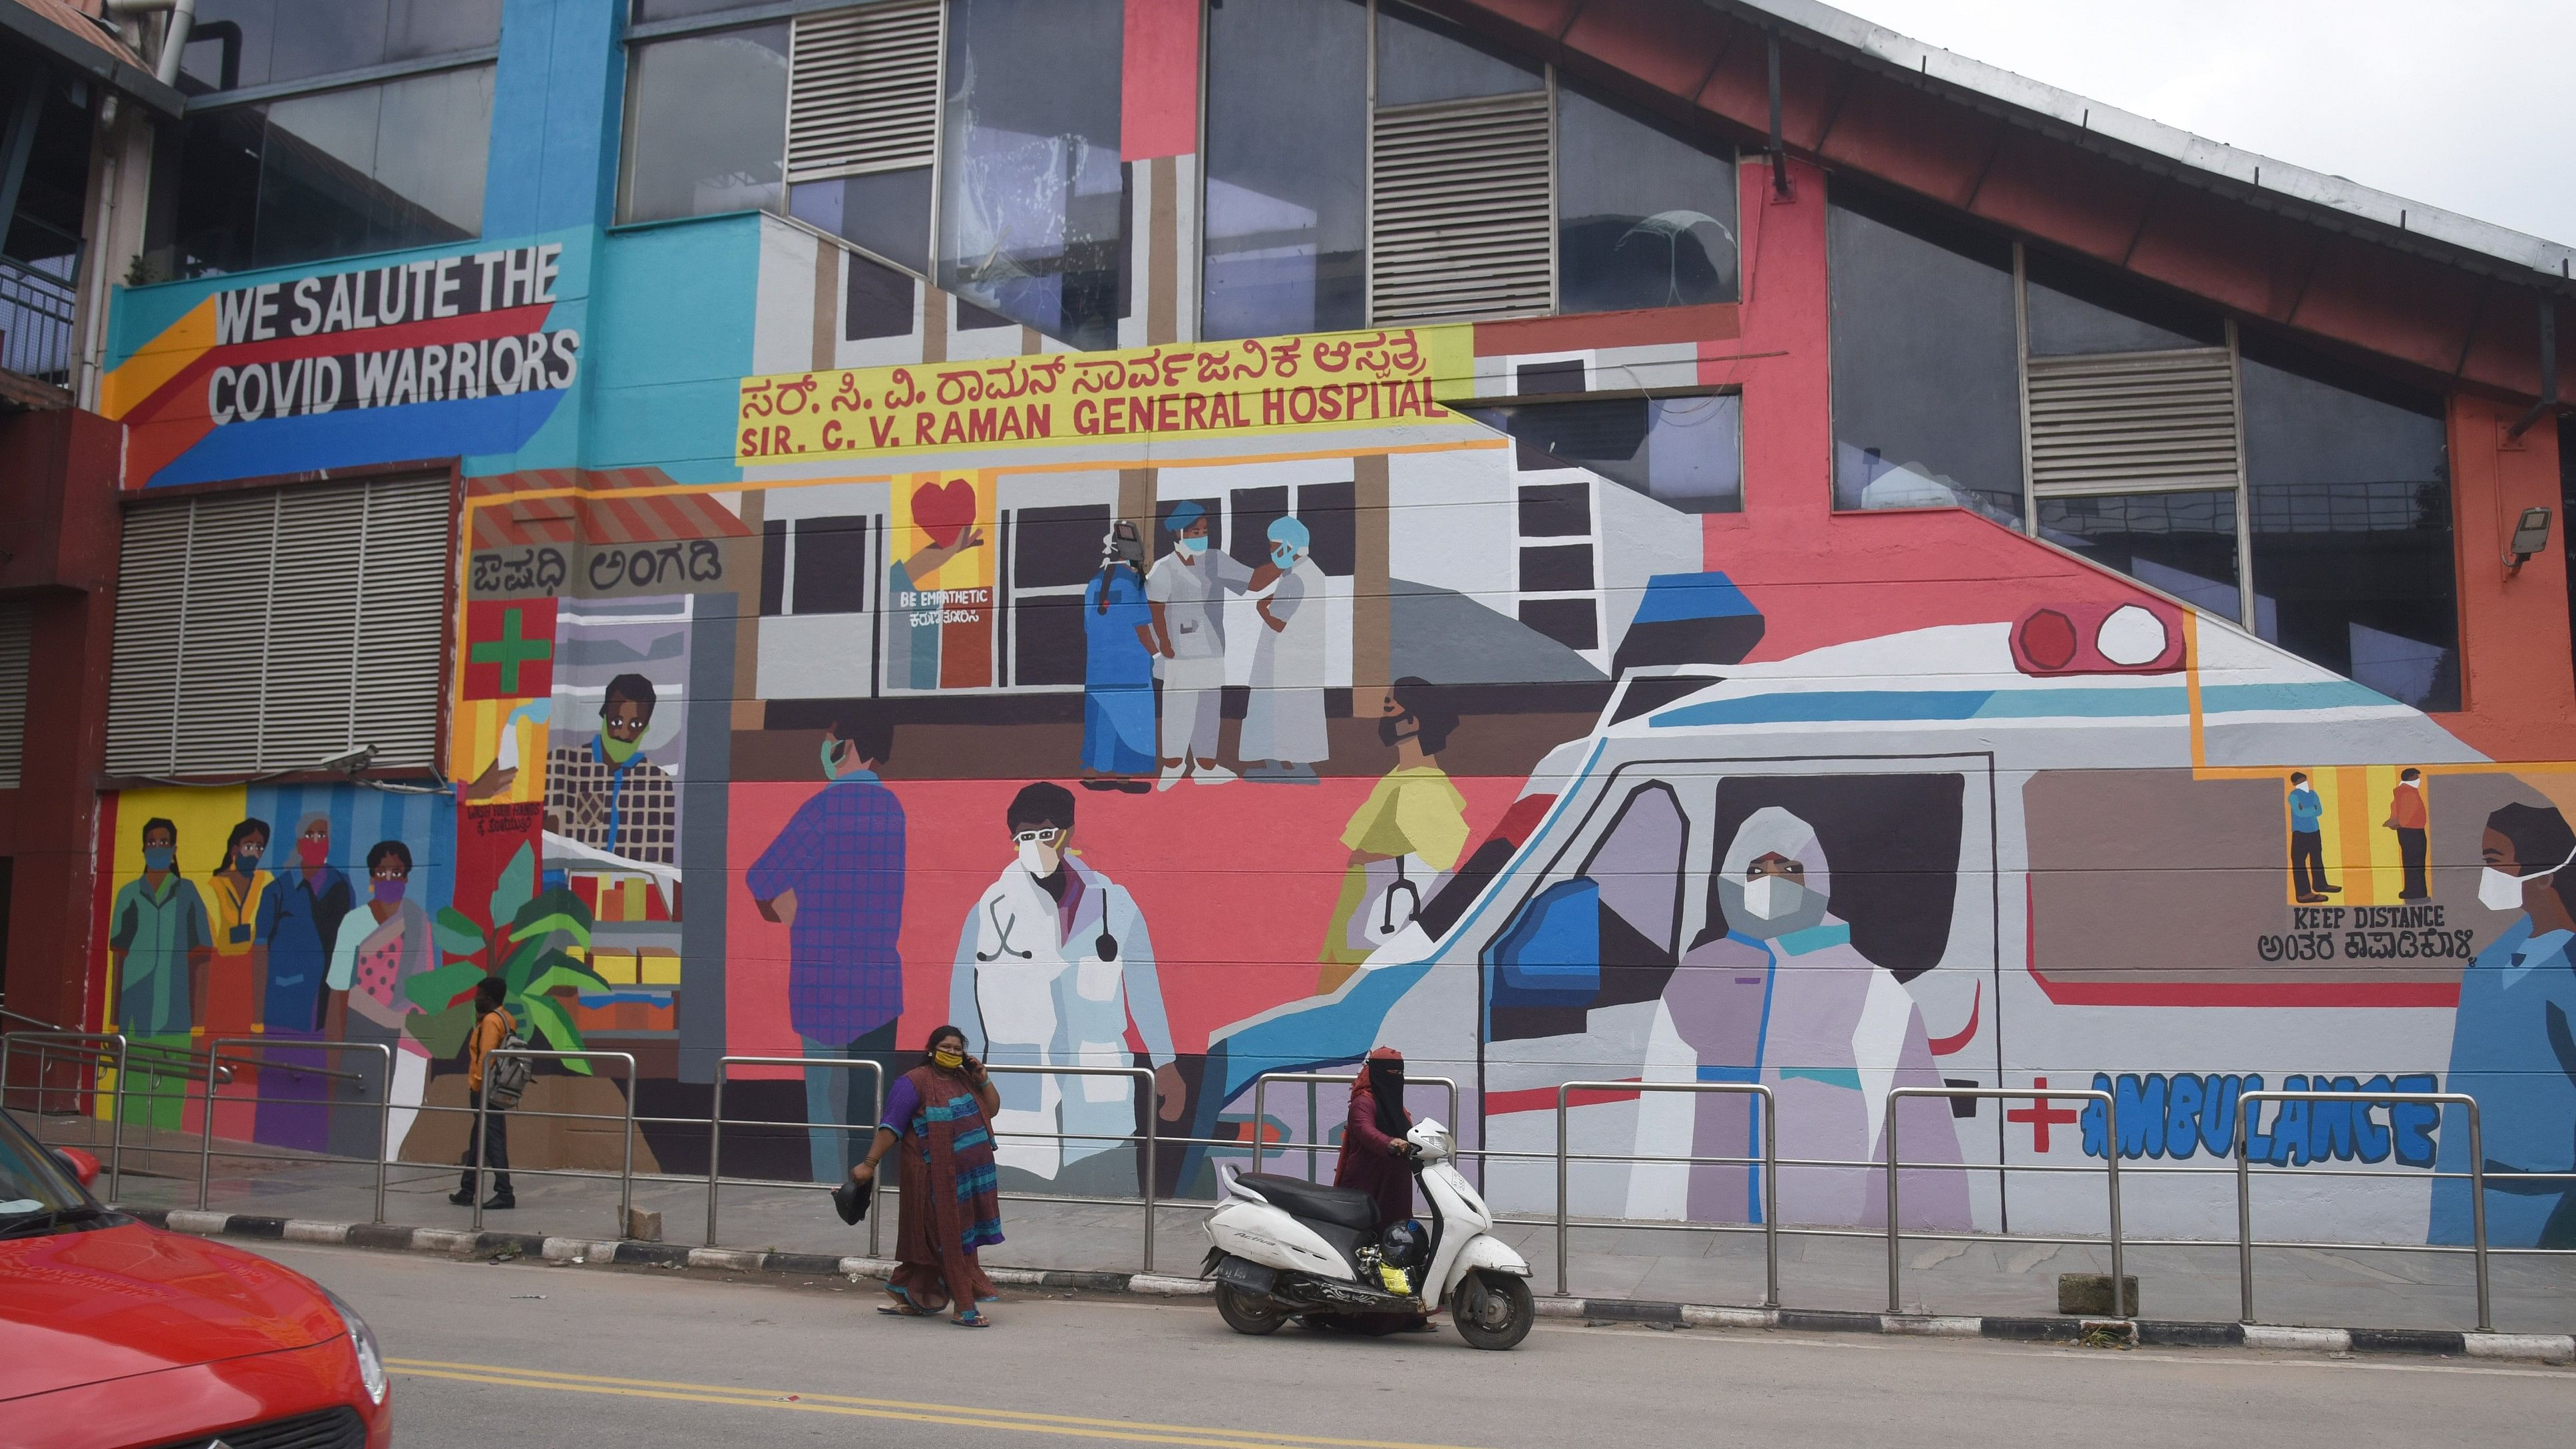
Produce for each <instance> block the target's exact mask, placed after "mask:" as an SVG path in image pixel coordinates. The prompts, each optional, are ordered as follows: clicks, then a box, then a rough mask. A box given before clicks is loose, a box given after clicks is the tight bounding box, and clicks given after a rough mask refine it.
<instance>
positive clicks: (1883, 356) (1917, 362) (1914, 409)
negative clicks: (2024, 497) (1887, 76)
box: [1825, 185, 2021, 524]
mask: <svg viewBox="0 0 2576 1449" xmlns="http://www.w3.org/2000/svg"><path fill="white" fill-rule="evenodd" d="M1825 251H1826V265H1827V267H1828V270H1829V282H1828V288H1827V290H1828V292H1829V293H1830V296H1831V299H1832V306H1833V368H1834V506H1835V507H1836V508H1926V507H1945V506H1958V507H1963V508H1973V509H1976V510H1977V511H1979V512H1981V513H1984V514H1986V515H1988V516H1989V517H1992V518H1996V519H1999V520H2002V521H2005V522H2009V523H2015V524H2018V523H2019V522H2020V520H2021V350H2020V346H2019V344H2018V341H2017V339H2016V338H2015V336H2014V330H2015V329H2014V323H2013V296H2012V248H2011V247H2010V245H2009V244H2007V243H2005V242H2003V241H2001V240H1999V239H1997V238H1995V237H1992V236H1989V235H1987V234H1986V233H1984V232H1979V231H1974V230H1971V229H1969V228H1966V227H1961V226H1957V225H1954V224H1952V223H1950V222H1948V221H1946V220H1945V219H1943V218H1940V217H1938V216H1935V215H1933V214H1931V213H1930V212H1928V211H1925V210H1921V209H1918V208H1916V207H1913V206H1911V205H1908V204H1905V203H1901V202H1898V201H1895V200H1894V199H1892V198H1888V197H1884V196H1881V195H1879V194H1877V193H1873V192H1867V191H1864V190H1862V189H1861V188H1859V187H1856V186H1842V185H1838V186H1836V187H1835V188H1834V196H1833V200H1832V204H1831V205H1830V206H1829V207H1828V208H1827V209H1826V216H1825Z"/></svg>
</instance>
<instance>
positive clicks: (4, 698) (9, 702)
mask: <svg viewBox="0 0 2576 1449" xmlns="http://www.w3.org/2000/svg"><path fill="white" fill-rule="evenodd" d="M33 622H34V620H33V614H32V611H31V610H29V608H28V607H27V606H26V605H25V604H0V790H15V789H17V788H18V778H19V767H20V765H21V763H22V762H23V761H24V759H25V752H26V738H27V646H28V636H29V632H30V629H31V628H32V626H33Z"/></svg>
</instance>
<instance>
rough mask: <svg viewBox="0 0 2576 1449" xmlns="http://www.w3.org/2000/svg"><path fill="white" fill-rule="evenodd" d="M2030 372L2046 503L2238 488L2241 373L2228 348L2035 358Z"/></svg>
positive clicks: (2034, 440) (2035, 466) (2038, 486)
mask: <svg viewBox="0 0 2576 1449" xmlns="http://www.w3.org/2000/svg"><path fill="white" fill-rule="evenodd" d="M2027 366H2028V369H2029V384H2030V470H2031V487H2032V491H2033V492H2035V493H2037V494H2038V495H2039V496H2040V497H2042V498H2047V497H2051V496H2057V495H2065V494H2083V493H2139V492H2154V491H2163V490H2168V489H2179V488H2233V487H2235V486H2236V480H2237V475H2238V466H2237V447H2238V443H2237V425H2236V364H2235V358H2234V356H2233V354H2231V353H2230V352H2229V351H2228V350H2227V349H2226V348H2224V347H2200V348H2192V349H2189V350H2187V351H2180V352H2123V353H2108V354H2103V355H2100V356H2093V357H2034V358H2032V359H2030V361H2029V363H2028V364H2027Z"/></svg>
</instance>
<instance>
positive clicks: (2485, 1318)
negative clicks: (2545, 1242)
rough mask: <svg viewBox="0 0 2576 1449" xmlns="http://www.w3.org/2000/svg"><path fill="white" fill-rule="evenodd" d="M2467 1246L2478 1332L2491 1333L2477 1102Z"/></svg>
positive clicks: (2472, 1115)
mask: <svg viewBox="0 0 2576 1449" xmlns="http://www.w3.org/2000/svg"><path fill="white" fill-rule="evenodd" d="M2469 1244H2470V1253H2471V1260H2472V1262H2473V1263H2474V1264H2475V1265H2476V1268H2477V1277H2478V1332H2480V1333H2493V1332H2495V1323H2494V1316H2493V1315H2492V1314H2491V1313H2489V1311H2488V1307H2487V1146H2486V1137H2485V1129H2484V1128H2483V1127H2481V1126H2480V1125H2479V1122H2478V1104H2477V1099H2476V1098H2474V1097H2471V1098H2470V1099H2469Z"/></svg>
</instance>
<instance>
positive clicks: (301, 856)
mask: <svg viewBox="0 0 2576 1449" xmlns="http://www.w3.org/2000/svg"><path fill="white" fill-rule="evenodd" d="M295 858H296V859H298V860H301V861H303V862H304V863H305V864H306V865H321V864H322V863H324V862H325V861H328V860H329V859H330V858H331V842H330V841H328V840H313V839H304V840H298V841H296V842H295Z"/></svg>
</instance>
